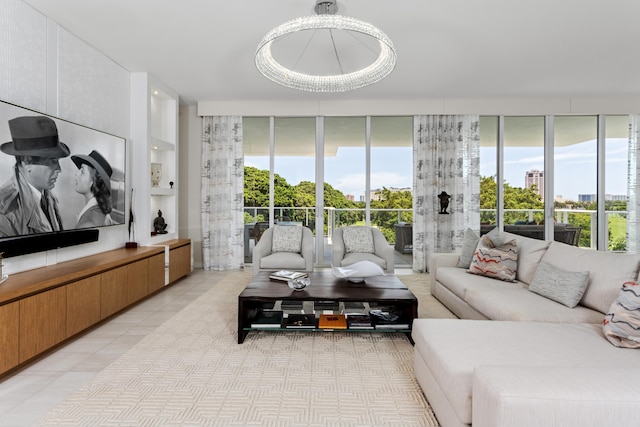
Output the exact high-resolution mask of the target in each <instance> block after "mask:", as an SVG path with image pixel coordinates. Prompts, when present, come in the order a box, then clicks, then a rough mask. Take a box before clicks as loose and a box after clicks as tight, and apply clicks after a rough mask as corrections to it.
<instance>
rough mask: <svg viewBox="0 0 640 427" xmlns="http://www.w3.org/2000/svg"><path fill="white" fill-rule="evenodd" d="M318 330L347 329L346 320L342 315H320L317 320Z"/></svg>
mask: <svg viewBox="0 0 640 427" xmlns="http://www.w3.org/2000/svg"><path fill="white" fill-rule="evenodd" d="M318 328H320V329H347V318H346V316H345V315H344V314H321V315H320V319H319V320H318Z"/></svg>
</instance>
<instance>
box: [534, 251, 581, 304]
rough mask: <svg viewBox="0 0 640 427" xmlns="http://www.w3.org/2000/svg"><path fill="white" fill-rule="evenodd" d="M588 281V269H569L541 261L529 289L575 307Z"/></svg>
mask: <svg viewBox="0 0 640 427" xmlns="http://www.w3.org/2000/svg"><path fill="white" fill-rule="evenodd" d="M588 283H589V272H588V271H567V270H564V269H562V268H560V267H556V266H555V265H553V264H549V263H548V262H546V261H540V264H539V265H538V268H537V269H536V273H535V275H534V276H533V280H532V281H531V284H530V285H529V290H530V291H531V292H535V293H536V294H538V295H542V296H543V297H546V298H549V299H552V300H554V301H555V302H559V303H560V304H564V305H566V306H567V307H569V308H574V307H575V306H576V305H578V303H579V302H580V300H581V299H582V296H583V295H584V291H585V290H586V289H587V284H588Z"/></svg>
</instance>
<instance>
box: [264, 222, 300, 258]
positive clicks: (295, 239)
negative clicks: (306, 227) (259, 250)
mask: <svg viewBox="0 0 640 427" xmlns="http://www.w3.org/2000/svg"><path fill="white" fill-rule="evenodd" d="M301 247H302V226H300V225H297V226H293V225H275V226H274V227H273V240H272V242H271V250H272V252H296V253H297V252H300V248H301Z"/></svg>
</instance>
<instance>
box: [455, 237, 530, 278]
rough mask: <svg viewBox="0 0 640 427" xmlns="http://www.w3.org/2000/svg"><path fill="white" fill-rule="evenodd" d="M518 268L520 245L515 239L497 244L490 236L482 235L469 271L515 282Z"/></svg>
mask: <svg viewBox="0 0 640 427" xmlns="http://www.w3.org/2000/svg"><path fill="white" fill-rule="evenodd" d="M517 268H518V246H517V245H516V241H515V240H511V241H508V242H505V243H503V244H502V245H500V246H497V245H494V243H493V241H491V239H490V238H488V237H487V236H482V238H481V239H480V242H479V243H478V247H477V248H476V252H475V253H474V254H473V258H472V260H471V266H470V267H469V270H467V271H468V272H469V273H471V274H479V275H481V276H486V277H491V278H493V279H499V280H504V281H508V282H513V281H514V280H515V278H516V269H517Z"/></svg>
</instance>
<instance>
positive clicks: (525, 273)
mask: <svg viewBox="0 0 640 427" xmlns="http://www.w3.org/2000/svg"><path fill="white" fill-rule="evenodd" d="M501 238H502V239H506V240H512V239H515V241H516V244H517V245H518V271H517V273H516V278H517V279H518V280H519V281H521V282H524V283H526V284H527V285H528V284H530V283H531V281H532V280H533V275H534V274H535V272H536V269H537V268H538V264H540V260H541V259H542V256H543V255H544V254H545V252H547V249H548V248H549V245H550V244H551V242H547V241H545V240H538V239H532V238H530V237H524V236H519V235H517V234H512V233H502V235H501Z"/></svg>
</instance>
